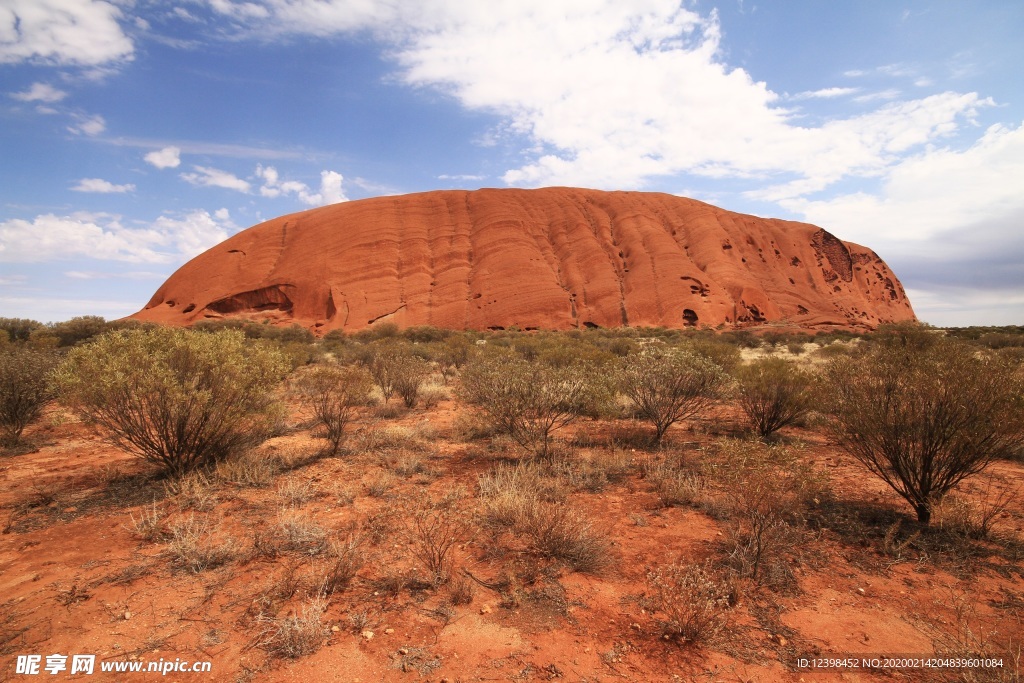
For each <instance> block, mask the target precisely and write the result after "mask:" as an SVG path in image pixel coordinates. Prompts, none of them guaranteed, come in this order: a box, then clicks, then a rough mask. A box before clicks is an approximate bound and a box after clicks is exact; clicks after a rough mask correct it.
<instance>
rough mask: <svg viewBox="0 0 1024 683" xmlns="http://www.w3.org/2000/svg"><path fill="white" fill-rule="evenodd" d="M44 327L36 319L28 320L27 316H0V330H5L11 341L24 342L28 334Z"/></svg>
mask: <svg viewBox="0 0 1024 683" xmlns="http://www.w3.org/2000/svg"><path fill="white" fill-rule="evenodd" d="M43 327H45V326H44V325H43V324H42V323H41V322H39V321H38V320H29V319H28V318H0V330H3V331H4V332H7V336H8V338H9V339H10V341H12V342H24V341H28V338H29V336H31V334H32V333H33V332H34V331H36V330H40V329H43Z"/></svg>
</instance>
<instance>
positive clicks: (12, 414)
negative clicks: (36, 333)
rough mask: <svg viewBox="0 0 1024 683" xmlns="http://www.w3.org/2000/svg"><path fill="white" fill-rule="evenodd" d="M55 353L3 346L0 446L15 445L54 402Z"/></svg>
mask: <svg viewBox="0 0 1024 683" xmlns="http://www.w3.org/2000/svg"><path fill="white" fill-rule="evenodd" d="M56 365H57V355H56V354H55V353H54V352H52V351H47V350H44V349H37V348H32V347H27V346H23V345H21V344H7V345H5V346H3V347H0V443H3V444H4V445H7V446H13V445H16V444H17V443H18V441H19V440H20V439H21V432H22V431H23V430H24V429H25V427H27V426H28V425H29V424H30V423H31V422H32V421H33V420H34V419H36V417H38V415H39V413H40V411H42V409H43V407H44V406H45V405H46V404H47V403H49V402H50V401H51V400H52V399H53V389H52V386H51V382H50V373H51V371H52V370H53V368H54V367H55V366H56Z"/></svg>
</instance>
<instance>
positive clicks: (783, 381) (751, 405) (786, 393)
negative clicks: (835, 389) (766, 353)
mask: <svg viewBox="0 0 1024 683" xmlns="http://www.w3.org/2000/svg"><path fill="white" fill-rule="evenodd" d="M736 379H737V380H738V386H737V392H736V393H737V397H738V399H739V404H740V407H741V408H742V409H743V412H744V413H746V415H747V419H749V420H750V424H751V425H752V426H753V428H754V430H755V431H756V432H757V433H758V434H760V435H761V436H762V437H765V438H767V437H769V436H771V435H772V434H774V433H775V432H776V431H778V430H779V429H782V428H783V427H786V426H788V425H791V424H793V423H794V422H796V421H798V420H800V419H801V418H803V417H804V416H805V415H806V414H807V413H808V411H810V409H811V406H812V403H813V399H812V391H811V388H812V380H811V377H810V376H809V375H808V374H807V373H806V372H804V371H803V370H801V369H800V368H798V367H796V366H795V365H793V364H792V363H790V362H789V361H787V360H784V359H782V358H763V359H761V360H755V361H753V362H751V363H750V364H749V365H745V366H742V367H740V368H738V369H737V371H736Z"/></svg>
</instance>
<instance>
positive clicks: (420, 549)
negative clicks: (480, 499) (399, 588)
mask: <svg viewBox="0 0 1024 683" xmlns="http://www.w3.org/2000/svg"><path fill="white" fill-rule="evenodd" d="M406 536H407V538H408V539H409V542H410V544H411V545H412V553H413V556H415V558H416V559H417V560H418V561H419V562H420V564H422V565H423V568H424V569H426V570H427V576H428V577H429V581H430V582H431V583H432V584H433V585H434V586H440V585H442V584H445V583H448V580H449V579H450V578H451V575H452V559H453V558H452V550H454V549H455V547H456V546H457V545H458V544H459V543H462V542H464V541H465V540H467V538H468V536H469V525H468V523H467V520H466V518H465V516H464V515H463V514H461V513H460V512H459V511H458V510H455V509H452V508H436V507H433V506H430V505H419V506H416V507H413V508H412V509H410V510H409V511H408V514H407V515H406Z"/></svg>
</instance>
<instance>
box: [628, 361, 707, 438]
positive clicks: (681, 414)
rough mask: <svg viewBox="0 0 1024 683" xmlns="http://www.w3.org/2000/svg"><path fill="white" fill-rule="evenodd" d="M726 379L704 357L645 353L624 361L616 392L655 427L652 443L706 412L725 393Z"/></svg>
mask: <svg viewBox="0 0 1024 683" xmlns="http://www.w3.org/2000/svg"><path fill="white" fill-rule="evenodd" d="M726 380H727V378H726V375H725V373H724V372H723V371H722V368H720V367H719V366H718V365H716V364H715V363H714V362H713V361H711V360H710V359H708V358H707V357H705V356H701V355H697V354H695V353H691V352H688V351H683V350H679V349H658V348H654V349H648V350H646V351H644V352H643V353H640V354H637V355H634V356H628V357H626V358H624V359H623V361H622V364H621V366H620V372H619V389H620V390H621V391H622V393H623V394H625V395H626V397H627V398H629V400H630V401H632V402H633V405H634V406H635V407H636V410H637V412H638V413H639V414H640V415H642V416H643V417H644V418H645V419H647V420H650V421H651V422H653V423H654V428H655V441H656V442H658V441H661V438H662V436H664V435H665V431H666V430H667V429H668V428H669V427H671V426H672V425H673V424H675V423H676V422H679V421H680V420H685V419H687V418H689V417H691V416H693V415H695V414H696V413H698V412H700V411H702V410H706V409H707V408H709V407H710V406H711V405H712V404H713V403H714V402H715V401H717V400H718V399H719V398H720V397H721V396H722V395H723V393H724V391H725V388H726Z"/></svg>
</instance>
